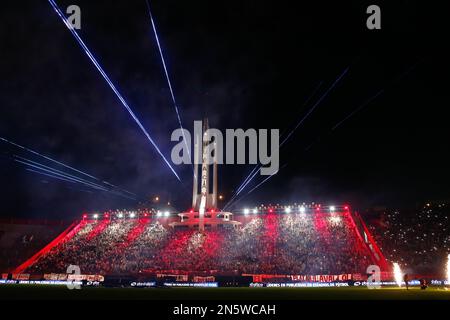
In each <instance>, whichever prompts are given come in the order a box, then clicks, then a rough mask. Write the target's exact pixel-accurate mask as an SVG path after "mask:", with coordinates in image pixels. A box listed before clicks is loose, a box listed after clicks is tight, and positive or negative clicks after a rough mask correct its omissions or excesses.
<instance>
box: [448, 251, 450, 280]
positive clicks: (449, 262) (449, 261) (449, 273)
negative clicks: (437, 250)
mask: <svg viewBox="0 0 450 320" xmlns="http://www.w3.org/2000/svg"><path fill="white" fill-rule="evenodd" d="M447 283H448V284H449V285H450V254H449V255H448V256H447Z"/></svg>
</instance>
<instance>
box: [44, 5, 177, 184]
mask: <svg viewBox="0 0 450 320" xmlns="http://www.w3.org/2000/svg"><path fill="white" fill-rule="evenodd" d="M48 2H49V3H50V5H51V6H52V7H53V9H54V10H55V12H56V13H57V14H58V16H59V17H60V18H61V20H62V21H63V22H64V24H65V25H66V27H67V29H69V31H70V32H71V33H72V35H73V36H74V38H75V40H77V42H78V44H79V45H80V46H81V48H82V49H83V50H84V52H85V53H86V55H87V56H88V57H89V59H90V60H91V61H92V63H93V64H94V66H95V67H96V68H97V70H98V71H99V72H100V74H101V75H102V76H103V78H104V79H105V81H106V82H107V83H108V85H109V86H110V88H111V89H112V91H113V92H114V93H115V95H116V96H117V98H118V99H119V100H120V102H121V103H122V105H123V106H124V107H125V109H126V110H127V111H128V113H129V114H130V115H131V117H132V118H133V120H134V121H135V122H136V124H137V125H138V127H139V128H140V129H141V131H142V132H143V133H144V135H145V136H146V137H147V139H148V140H149V141H150V143H151V144H152V145H153V147H154V148H155V150H156V151H157V152H158V154H159V155H160V156H161V158H162V159H163V160H164V162H165V163H166V165H167V166H168V167H169V169H170V170H171V171H172V173H173V174H174V175H175V177H176V178H177V179H178V180H179V181H181V179H180V177H179V176H178V174H177V173H176V171H175V169H174V168H173V167H172V166H171V164H170V163H169V161H168V160H167V159H166V157H165V156H164V154H163V153H162V152H161V150H160V149H159V148H158V146H157V144H156V143H155V141H154V140H153V139H152V137H151V136H150V134H149V133H148V132H147V130H146V129H145V128H144V126H143V125H142V123H141V121H140V120H139V119H138V117H137V116H136V115H135V114H134V112H133V110H131V108H130V106H129V105H128V103H127V101H126V100H125V98H124V97H123V96H122V94H121V93H120V92H119V90H118V89H117V88H116V86H115V85H114V84H113V83H112V81H111V79H110V78H109V76H108V75H107V74H106V72H105V71H104V70H103V68H102V67H101V65H100V64H99V63H98V61H97V59H95V57H94V55H93V54H92V53H91V51H90V50H89V48H88V47H87V46H86V44H85V43H84V42H83V40H82V39H81V38H80V36H79V35H78V33H77V32H76V30H75V29H74V28H73V27H72V25H71V24H70V23H69V22H68V21H67V19H66V17H65V16H64V14H63V13H62V11H61V9H60V8H59V7H58V5H57V4H56V2H55V1H54V0H48Z"/></svg>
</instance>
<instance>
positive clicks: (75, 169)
mask: <svg viewBox="0 0 450 320" xmlns="http://www.w3.org/2000/svg"><path fill="white" fill-rule="evenodd" d="M0 140H1V141H3V142H6V143H8V144H10V145H12V146H15V147H17V148H19V149H22V150H24V151H27V152H29V153H31V154H34V155H37V156H39V157H41V158H43V159H46V160H48V161H51V162H53V163H56V164H58V165H60V166H62V167H65V168H67V169H70V170H73V171H75V172H77V173H79V174H82V175H84V176H86V177H89V178H91V179H94V180H97V181H101V179H99V178H97V177H94V176H93V175H91V174H88V173H86V172H83V171H81V170H78V169H77V168H74V167H72V166H69V165H67V164H65V163H62V162H60V161H57V160H55V159H52V158H50V157H49V156H46V155H44V154H42V153H39V152H37V151H35V150H32V149H30V148H27V147H25V146H22V145H20V144H18V143H16V142H14V141H11V140H8V139H6V138H3V137H0ZM16 157H19V156H16ZM19 158H21V157H19ZM22 160H26V161H31V162H33V161H32V160H29V159H26V158H22ZM40 165H43V164H40ZM54 170H56V169H54ZM78 178H80V177H78ZM80 179H81V178H80ZM102 182H103V183H105V184H107V185H109V186H111V187H114V188H117V189H119V190H121V191H123V192H126V193H128V194H130V195H133V196H137V195H136V194H134V193H132V192H130V191H127V190H125V189H122V188H119V187H118V186H115V185H113V184H112V183H109V182H107V181H102Z"/></svg>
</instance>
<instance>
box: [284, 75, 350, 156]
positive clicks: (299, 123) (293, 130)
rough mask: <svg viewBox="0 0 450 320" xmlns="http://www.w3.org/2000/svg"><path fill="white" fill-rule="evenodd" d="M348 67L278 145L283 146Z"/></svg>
mask: <svg viewBox="0 0 450 320" xmlns="http://www.w3.org/2000/svg"><path fill="white" fill-rule="evenodd" d="M349 68H350V67H347V68H346V69H345V70H344V71H343V72H342V73H341V74H340V75H339V77H337V79H336V80H335V81H334V82H333V83H332V85H331V86H330V87H329V88H328V89H327V90H326V91H325V92H324V94H323V95H322V96H321V97H320V98H319V99H318V100H317V101H316V103H315V104H314V105H313V106H312V107H311V109H309V111H308V112H307V113H306V114H305V116H304V117H303V118H302V119H301V120H300V121H299V122H298V123H297V125H296V126H295V127H294V129H292V130H291V132H290V133H289V134H288V135H287V137H286V138H284V139H283V141H281V143H280V147H281V146H283V145H284V144H285V143H286V142H287V141H288V140H289V138H290V137H291V136H292V135H293V134H294V132H295V131H296V130H297V129H298V127H299V126H300V125H302V124H303V122H305V120H306V119H308V117H309V116H310V114H311V113H312V112H313V111H314V110H315V109H316V108H317V107H318V106H319V105H320V103H321V102H322V101H323V99H325V98H326V97H327V96H328V94H329V93H330V92H331V90H333V88H334V87H335V86H336V85H337V84H338V83H339V81H341V79H342V78H343V77H344V76H345V75H346V74H347V72H348V70H349Z"/></svg>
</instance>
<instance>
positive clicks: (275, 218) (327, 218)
mask: <svg viewBox="0 0 450 320" xmlns="http://www.w3.org/2000/svg"><path fill="white" fill-rule="evenodd" d="M244 220H245V221H243V223H242V225H240V226H238V227H232V226H221V227H218V228H214V229H207V230H205V231H204V232H199V231H198V230H196V229H173V228H171V227H168V226H165V225H162V224H160V223H159V222H158V221H157V220H152V219H120V220H103V219H101V220H98V221H85V222H84V223H83V225H82V226H81V227H80V230H79V231H78V232H77V233H76V234H75V235H74V236H73V237H72V238H71V239H67V240H66V241H64V242H63V243H61V244H59V245H58V246H56V247H55V248H53V249H52V250H51V251H49V252H48V253H47V254H46V255H44V256H42V257H41V258H40V259H39V260H38V261H36V262H35V263H34V264H33V265H32V266H30V267H29V269H28V270H27V272H29V273H51V272H56V273H65V272H66V269H67V266H68V265H71V264H72V265H78V266H80V268H81V272H82V273H84V274H87V273H89V274H137V273H141V272H162V271H169V270H170V271H183V272H204V273H216V274H227V273H228V274H229V273H232V274H305V275H306V274H311V275H316V274H341V273H363V272H364V271H365V269H366V268H367V266H368V265H370V264H371V260H370V255H369V252H368V250H367V248H366V247H364V246H363V245H362V241H361V240H360V239H359V238H358V237H357V236H356V232H355V230H354V229H353V227H352V224H351V223H350V221H349V218H348V217H347V216H346V215H345V214H344V215H336V216H332V215H320V216H316V215H315V214H310V215H308V214H266V215H254V216H248V217H246V218H245V219H244Z"/></svg>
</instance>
